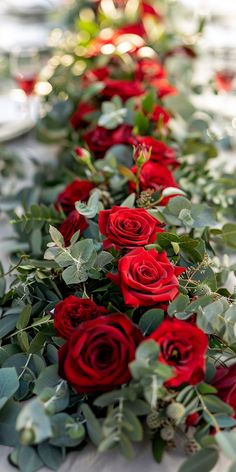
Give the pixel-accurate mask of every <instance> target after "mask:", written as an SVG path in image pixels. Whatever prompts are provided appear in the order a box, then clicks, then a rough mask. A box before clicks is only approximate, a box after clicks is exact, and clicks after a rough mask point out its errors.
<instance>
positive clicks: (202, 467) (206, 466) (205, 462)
mask: <svg viewBox="0 0 236 472" xmlns="http://www.w3.org/2000/svg"><path fill="white" fill-rule="evenodd" d="M218 457H219V453H218V451H217V450H216V449H210V448H205V449H201V450H200V451H198V452H197V453H196V454H194V455H192V456H191V457H189V458H188V459H187V460H186V461H185V462H184V464H183V465H182V466H181V467H180V469H179V471H178V472H199V471H201V472H209V471H210V470H212V469H213V467H214V466H215V465H216V463H217V460H218Z"/></svg>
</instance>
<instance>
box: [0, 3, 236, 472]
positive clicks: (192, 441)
mask: <svg viewBox="0 0 236 472" xmlns="http://www.w3.org/2000/svg"><path fill="white" fill-rule="evenodd" d="M124 3H125V2H123V3H122V5H121V4H120V2H118V4H117V2H114V4H115V6H114V8H118V9H120V10H121V12H122V14H124V12H125V8H127V5H128V4H127V5H125V4H124ZM126 3H127V2H126ZM152 3H153V2H152ZM123 10H124V11H123ZM91 12H92V14H93V21H92V24H93V28H95V33H93V31H92V32H91V36H92V38H91V36H90V39H89V41H88V43H89V44H87V43H86V47H85V46H83V47H84V52H83V60H84V62H83V64H86V66H85V67H84V69H83V73H82V75H80V78H77V81H76V83H77V88H78V89H79V90H78V92H77V98H76V94H75V93H74V91H73V92H71V96H73V98H74V102H73V103H74V104H75V106H74V109H72V108H71V106H70V107H69V108H68V107H67V106H66V105H67V104H68V103H69V102H68V103H67V102H66V101H62V102H61V103H60V102H59V100H58V101H57V103H56V106H58V104H59V105H60V108H59V110H61V113H62V114H63V107H64V108H68V110H67V111H66V113H67V120H68V119H69V122H70V125H69V127H68V126H67V130H66V133H67V134H66V142H64V151H63V153H62V155H61V156H59V161H58V168H57V169H55V167H53V168H50V171H49V175H48V169H45V170H44V172H43V177H42V179H41V180H42V181H41V182H40V192H39V200H38V201H37V203H33V204H32V205H28V207H27V208H26V209H25V211H24V212H23V213H22V214H20V215H19V214H17V213H14V215H13V216H12V215H11V219H12V223H13V224H14V225H15V227H16V230H17V231H18V241H20V242H22V241H24V243H25V252H24V253H23V252H22V251H21V252H20V250H16V251H15V253H14V254H13V256H12V257H13V261H14V262H15V265H14V266H13V268H12V269H10V272H13V277H14V278H13V281H12V283H11V288H10V290H7V289H6V284H5V279H4V277H2V278H1V279H0V280H1V284H0V297H1V319H0V337H1V350H0V363H1V369H0V381H1V385H2V388H1V392H0V407H1V411H0V423H1V427H0V443H1V444H3V445H10V446H13V447H14V449H13V451H12V452H11V454H10V461H11V462H12V463H13V464H14V465H15V466H17V467H18V468H19V469H20V470H22V471H25V470H26V464H27V471H29V472H31V471H32V472H33V471H36V470H38V469H39V468H40V467H42V466H43V465H46V466H47V467H49V468H51V469H53V470H56V469H57V468H58V467H59V465H60V463H61V462H62V461H63V460H64V458H65V454H66V453H67V452H69V451H70V450H72V449H78V446H79V449H81V448H82V447H83V446H85V445H86V443H87V442H88V441H91V442H92V443H93V444H94V445H95V446H96V447H97V448H98V451H99V452H104V451H107V450H109V449H112V448H114V447H117V448H118V449H119V450H120V452H121V454H123V455H124V456H125V457H127V458H128V459H130V458H132V457H133V456H134V449H133V445H132V444H133V442H140V441H142V439H143V436H144V435H146V436H147V437H149V438H150V441H151V442H152V445H153V456H154V458H155V460H156V461H157V462H161V460H162V457H163V454H164V453H165V451H166V450H169V449H171V448H174V447H175V446H176V439H177V437H180V438H181V444H182V447H183V449H184V450H185V452H186V454H187V455H189V458H187V460H186V462H185V463H184V464H183V465H182V467H181V468H180V471H181V472H186V471H191V470H193V469H192V466H193V464H194V467H195V470H197V467H199V468H200V467H201V469H202V471H205V472H207V471H210V470H211V469H212V468H213V467H214V465H215V464H216V463H217V460H218V456H219V448H221V450H222V451H223V452H224V453H225V454H226V455H227V456H228V457H229V458H230V459H231V460H232V462H233V466H232V467H233V468H232V469H230V470H232V471H233V470H234V467H235V463H236V453H235V441H236V440H235V426H236V421H235V414H236V400H235V381H234V380H235V377H234V375H235V365H236V364H235V362H234V360H235V342H236V339H235V319H236V318H235V317H236V306H235V294H234V293H230V291H229V290H228V289H226V288H225V283H226V279H227V276H228V274H229V272H234V271H235V266H234V265H232V267H230V268H228V269H227V270H226V268H225V267H223V266H220V265H219V264H218V265H217V264H216V262H215V259H214V257H215V255H216V254H217V250H218V251H221V250H222V247H224V246H227V247H228V249H227V250H230V248H232V249H233V248H235V247H236V242H235V224H233V223H229V222H226V220H225V216H226V213H227V212H228V214H230V208H231V207H232V205H233V201H232V198H231V200H228V201H227V205H226V207H227V211H226V213H225V211H224V210H222V211H221V207H222V205H221V202H219V201H216V202H214V198H213V197H214V196H213V197H212V199H210V198H209V195H208V198H207V197H206V195H205V193H202V194H201V196H198V198H197V199H194V198H192V195H193V193H195V194H196V195H197V191H196V189H194V191H193V187H194V183H193V187H192V186H191V178H192V176H193V174H194V172H195V170H196V168H197V164H196V161H193V164H191V159H189V160H185V157H184V156H189V155H191V154H193V153H194V152H195V153H196V155H197V159H199V160H200V167H201V162H202V161H201V159H202V160H204V159H205V160H206V159H207V157H208V158H210V157H214V156H215V155H216V154H215V149H214V146H213V145H212V143H211V142H210V141H209V140H208V141H207V140H206V138H203V137H200V136H199V135H197V142H198V145H197V147H196V146H195V148H194V146H193V148H194V149H195V151H192V150H191V151H189V148H188V146H189V145H190V136H188V137H187V138H186V139H185V140H182V142H181V140H178V139H177V135H176V134H175V132H174V127H173V125H172V124H173V122H175V121H176V120H177V118H176V117H175V109H174V103H177V102H175V101H171V97H172V98H173V97H178V91H177V89H176V87H175V85H172V83H171V82H170V80H169V77H168V74H167V71H166V68H165V61H167V58H168V57H170V56H173V55H174V57H176V56H177V57H178V55H179V54H180V55H182V54H184V56H186V55H187V57H188V58H189V57H190V58H189V60H190V61H191V60H193V58H194V57H195V53H194V52H193V51H192V49H191V48H189V47H185V46H182V45H178V47H175V48H173V47H172V48H169V43H168V41H167V46H165V48H166V51H165V50H164V49H163V50H162V52H161V55H159V56H158V55H157V53H156V51H155V47H157V46H155V45H151V44H150V41H149V36H148V32H149V30H148V29H147V25H150V24H152V25H153V24H154V25H156V27H160V28H161V30H162V32H163V31H164V24H165V23H164V18H163V14H160V13H159V11H157V10H156V8H155V6H152V5H151V4H150V3H148V2H144V1H143V0H141V1H140V4H139V16H138V18H136V20H135V19H134V21H133V23H132V24H125V25H123V24H121V23H122V21H123V20H122V21H121V20H120V19H119V22H120V24H119V25H118V26H117V28H113V30H111V29H109V30H108V28H107V24H108V19H105V17H104V12H103V10H102V7H101V6H100V5H99V2H97V3H96V4H93V10H92V9H91ZM167 16H168V10H167ZM122 18H123V17H122ZM94 19H95V20H96V22H95V23H94ZM99 22H101V24H103V23H104V24H105V26H104V29H101V31H100V32H99ZM102 22H103V23H102ZM89 28H90V30H91V28H92V27H91V24H90V26H89ZM89 28H88V29H89ZM162 34H164V33H162ZM165 34H166V36H165V37H166V38H167V37H168V31H167V32H166V33H165ZM154 46H155V47H154ZM163 48H164V47H163ZM157 49H158V48H157ZM80 54H81V55H82V53H81V48H80ZM104 54H105V55H104ZM75 55H76V53H75ZM76 61H77V62H79V64H80V61H81V59H80V61H78V57H77V59H76ZM79 64H78V63H77V66H78V67H79ZM74 66H75V64H74V63H73V67H74ZM80 66H81V64H80ZM58 77H59V78H60V70H59V71H56V72H55V74H54V75H53V77H52V82H53V81H55V83H56V81H57V80H58ZM73 83H74V79H73V80H72V81H71V82H69V84H68V89H67V91H68V94H69V93H70V92H69V89H70V86H71V87H72V84H73ZM58 93H59V95H60V93H61V92H60V90H58ZM67 98H68V97H67ZM52 101H54V98H53V96H52ZM168 103H169V105H170V107H168V105H167V104H168ZM171 103H172V107H171ZM50 120H52V113H51V115H50V112H49V114H48V115H47V116H46V117H45V118H44V120H43V122H42V123H41V124H40V127H41V132H42V126H46V125H47V123H50ZM59 121H60V120H59ZM195 137H196V136H195ZM64 139H65V135H64ZM193 144H194V145H195V144H196V142H195V141H194V143H193ZM186 148H187V150H186ZM69 150H71V151H72V152H70V151H69ZM181 155H182V156H183V157H181ZM190 157H191V156H190ZM201 170H202V169H201ZM37 178H39V176H37ZM188 178H189V182H190V184H189V185H188ZM210 181H211V180H210V175H209V181H208V182H210ZM186 182H187V183H186ZM193 182H195V183H196V181H193ZM21 197H22V194H21ZM49 203H50V204H51V205H49ZM223 218H224V219H223ZM222 226H223V227H222ZM25 400H27V402H25ZM22 401H23V403H21V402H22Z"/></svg>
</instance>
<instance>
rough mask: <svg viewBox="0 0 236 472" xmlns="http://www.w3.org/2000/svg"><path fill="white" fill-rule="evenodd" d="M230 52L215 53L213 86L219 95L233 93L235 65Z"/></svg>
mask: <svg viewBox="0 0 236 472" xmlns="http://www.w3.org/2000/svg"><path fill="white" fill-rule="evenodd" d="M234 59H235V54H234V57H233V56H232V51H230V49H229V48H227V49H224V48H223V49H218V50H216V51H215V85H216V88H217V90H218V92H219V93H220V94H224V95H225V94H228V93H230V92H232V91H233V88H234V79H235V65H234Z"/></svg>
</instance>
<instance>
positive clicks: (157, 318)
mask: <svg viewBox="0 0 236 472" xmlns="http://www.w3.org/2000/svg"><path fill="white" fill-rule="evenodd" d="M163 319H164V311H163V310H160V309H158V308H153V309H151V310H148V311H146V312H145V313H144V314H143V315H142V316H141V318H140V320H139V326H140V328H141V330H142V332H143V334H144V335H145V336H148V335H149V334H151V333H152V332H153V331H154V330H155V329H156V328H157V327H158V326H159V325H160V324H161V323H162V321H163Z"/></svg>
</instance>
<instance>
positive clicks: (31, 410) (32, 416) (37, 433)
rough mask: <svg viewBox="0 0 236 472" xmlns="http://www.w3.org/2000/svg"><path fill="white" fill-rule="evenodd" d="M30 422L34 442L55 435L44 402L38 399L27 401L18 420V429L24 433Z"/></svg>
mask: <svg viewBox="0 0 236 472" xmlns="http://www.w3.org/2000/svg"><path fill="white" fill-rule="evenodd" d="M29 423H30V429H31V430H32V432H33V435H34V441H33V442H34V443H39V442H42V441H44V440H45V439H47V438H50V437H51V436H52V435H53V432H52V428H51V423H50V420H49V417H48V415H47V414H46V412H45V408H44V404H43V403H42V402H41V401H40V400H39V399H38V398H34V399H32V400H30V401H29V402H28V403H26V404H25V405H24V406H23V408H22V410H21V412H20V414H19V415H18V417H17V421H16V430H17V431H18V432H19V433H22V432H23V431H24V430H25V429H27V424H29Z"/></svg>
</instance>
